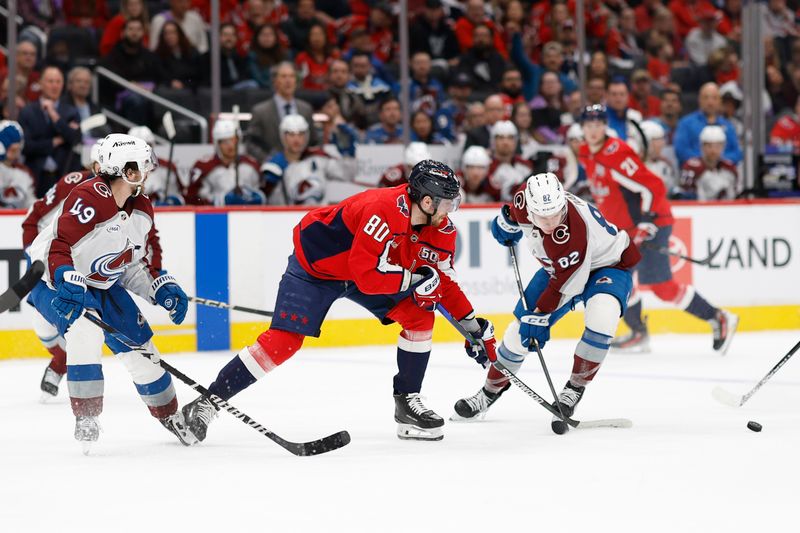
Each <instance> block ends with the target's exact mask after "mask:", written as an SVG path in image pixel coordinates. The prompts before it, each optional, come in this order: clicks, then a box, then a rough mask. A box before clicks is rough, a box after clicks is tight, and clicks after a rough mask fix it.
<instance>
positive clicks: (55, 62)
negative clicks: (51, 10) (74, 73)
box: [42, 35, 75, 74]
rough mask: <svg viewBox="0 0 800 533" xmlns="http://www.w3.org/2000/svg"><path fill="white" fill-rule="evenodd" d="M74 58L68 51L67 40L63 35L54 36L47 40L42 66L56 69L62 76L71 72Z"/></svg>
mask: <svg viewBox="0 0 800 533" xmlns="http://www.w3.org/2000/svg"><path fill="white" fill-rule="evenodd" d="M74 59H75V58H74V57H73V56H72V55H71V54H70V51H69V40H68V39H67V37H66V36H65V35H56V36H54V37H51V38H50V39H48V40H47V50H46V52H45V56H44V60H43V61H42V66H43V67H45V66H53V67H58V69H59V70H60V71H61V73H62V74H65V73H67V72H69V71H70V70H72V67H73V66H75V65H74Z"/></svg>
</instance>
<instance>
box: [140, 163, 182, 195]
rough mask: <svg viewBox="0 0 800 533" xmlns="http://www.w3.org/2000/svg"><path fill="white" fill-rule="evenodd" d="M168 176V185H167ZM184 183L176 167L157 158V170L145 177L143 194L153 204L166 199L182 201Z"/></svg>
mask: <svg viewBox="0 0 800 533" xmlns="http://www.w3.org/2000/svg"><path fill="white" fill-rule="evenodd" d="M167 176H169V183H167ZM183 190H184V183H183V179H182V177H181V176H180V175H179V174H178V169H177V167H176V166H175V165H174V164H173V163H170V162H169V161H167V160H164V159H161V158H159V160H158V168H156V169H155V170H154V171H152V172H151V173H150V174H148V175H147V181H146V182H145V183H144V193H145V194H146V195H147V196H149V197H150V200H151V201H153V202H159V201H164V200H166V198H167V197H169V196H172V197H174V198H180V199H183Z"/></svg>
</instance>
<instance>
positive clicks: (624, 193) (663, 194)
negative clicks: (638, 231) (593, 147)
mask: <svg viewBox="0 0 800 533" xmlns="http://www.w3.org/2000/svg"><path fill="white" fill-rule="evenodd" d="M578 158H579V159H580V162H581V163H582V164H583V167H584V168H585V169H586V178H587V179H588V180H589V186H590V188H591V191H592V198H594V201H595V202H596V203H597V207H598V208H599V209H600V212H601V213H603V216H604V217H606V218H607V219H608V221H609V222H611V223H612V224H615V225H617V226H619V227H620V228H621V229H624V230H629V229H631V228H633V227H634V226H636V225H637V224H638V223H639V222H642V221H645V220H647V219H648V218H649V217H653V222H654V223H655V224H656V225H657V226H668V225H670V224H672V223H673V221H674V219H673V218H672V209H671V208H670V205H669V201H668V200H667V189H666V187H665V186H664V182H663V181H661V178H659V177H658V176H656V175H655V174H653V173H652V172H651V171H650V170H648V169H647V167H646V166H645V164H644V162H642V160H641V159H640V158H639V156H638V155H637V154H636V152H635V151H634V150H633V149H632V148H631V147H630V146H628V145H627V144H626V143H625V142H624V141H622V140H620V139H617V138H613V137H609V138H608V139H606V142H605V143H604V144H603V147H602V148H601V149H600V150H599V151H597V153H594V154H592V153H591V152H590V150H589V145H588V144H586V143H583V144H582V145H581V146H580V148H579V150H578Z"/></svg>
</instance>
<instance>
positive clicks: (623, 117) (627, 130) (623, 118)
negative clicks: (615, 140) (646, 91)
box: [608, 77, 642, 150]
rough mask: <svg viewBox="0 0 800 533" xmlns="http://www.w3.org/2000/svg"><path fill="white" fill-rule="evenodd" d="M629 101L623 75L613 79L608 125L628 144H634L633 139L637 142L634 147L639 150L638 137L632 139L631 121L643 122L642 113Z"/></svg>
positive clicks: (609, 94)
mask: <svg viewBox="0 0 800 533" xmlns="http://www.w3.org/2000/svg"><path fill="white" fill-rule="evenodd" d="M629 102H630V93H629V92H628V86H627V85H626V84H625V80H624V79H623V78H621V77H619V78H614V79H613V80H611V83H609V84H608V127H609V128H611V129H612V130H614V132H615V133H616V134H617V137H619V138H620V139H622V140H623V141H627V142H628V144H633V143H632V142H631V141H632V140H633V141H634V143H635V144H636V146H633V149H634V150H638V149H639V147H640V146H641V144H640V142H637V141H638V138H633V139H631V134H632V132H631V125H630V123H629V122H630V121H631V120H635V121H636V122H641V121H642V115H641V113H639V112H638V111H636V110H633V109H630V108H629V107H628V104H629Z"/></svg>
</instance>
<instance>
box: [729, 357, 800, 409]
mask: <svg viewBox="0 0 800 533" xmlns="http://www.w3.org/2000/svg"><path fill="white" fill-rule="evenodd" d="M797 350H800V342H798V343H797V344H795V345H794V347H793V348H792V349H791V350H789V353H787V354H786V355H784V356H783V359H781V360H780V361H778V363H777V364H776V365H775V366H773V367H772V370H770V371H769V372H767V375H766V376H764V377H763V378H762V379H761V381H759V382H758V383H756V385H755V387H753V388H752V389H751V390H750V392H748V393H747V394H745V395H744V396H742V401H741V402H740V405H743V404H744V402H746V401H747V400H749V399H750V397H751V396H752V395H753V394H755V393H756V392H757V391H758V389H760V388H761V387H762V386H763V385H764V383H766V382H767V381H769V379H770V378H771V377H772V376H774V375H775V374H776V373H777V372H778V370H780V369H781V367H782V366H783V365H785V364H786V362H787V361H788V360H789V359H791V358H792V356H793V355H794V354H795V352H797Z"/></svg>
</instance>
